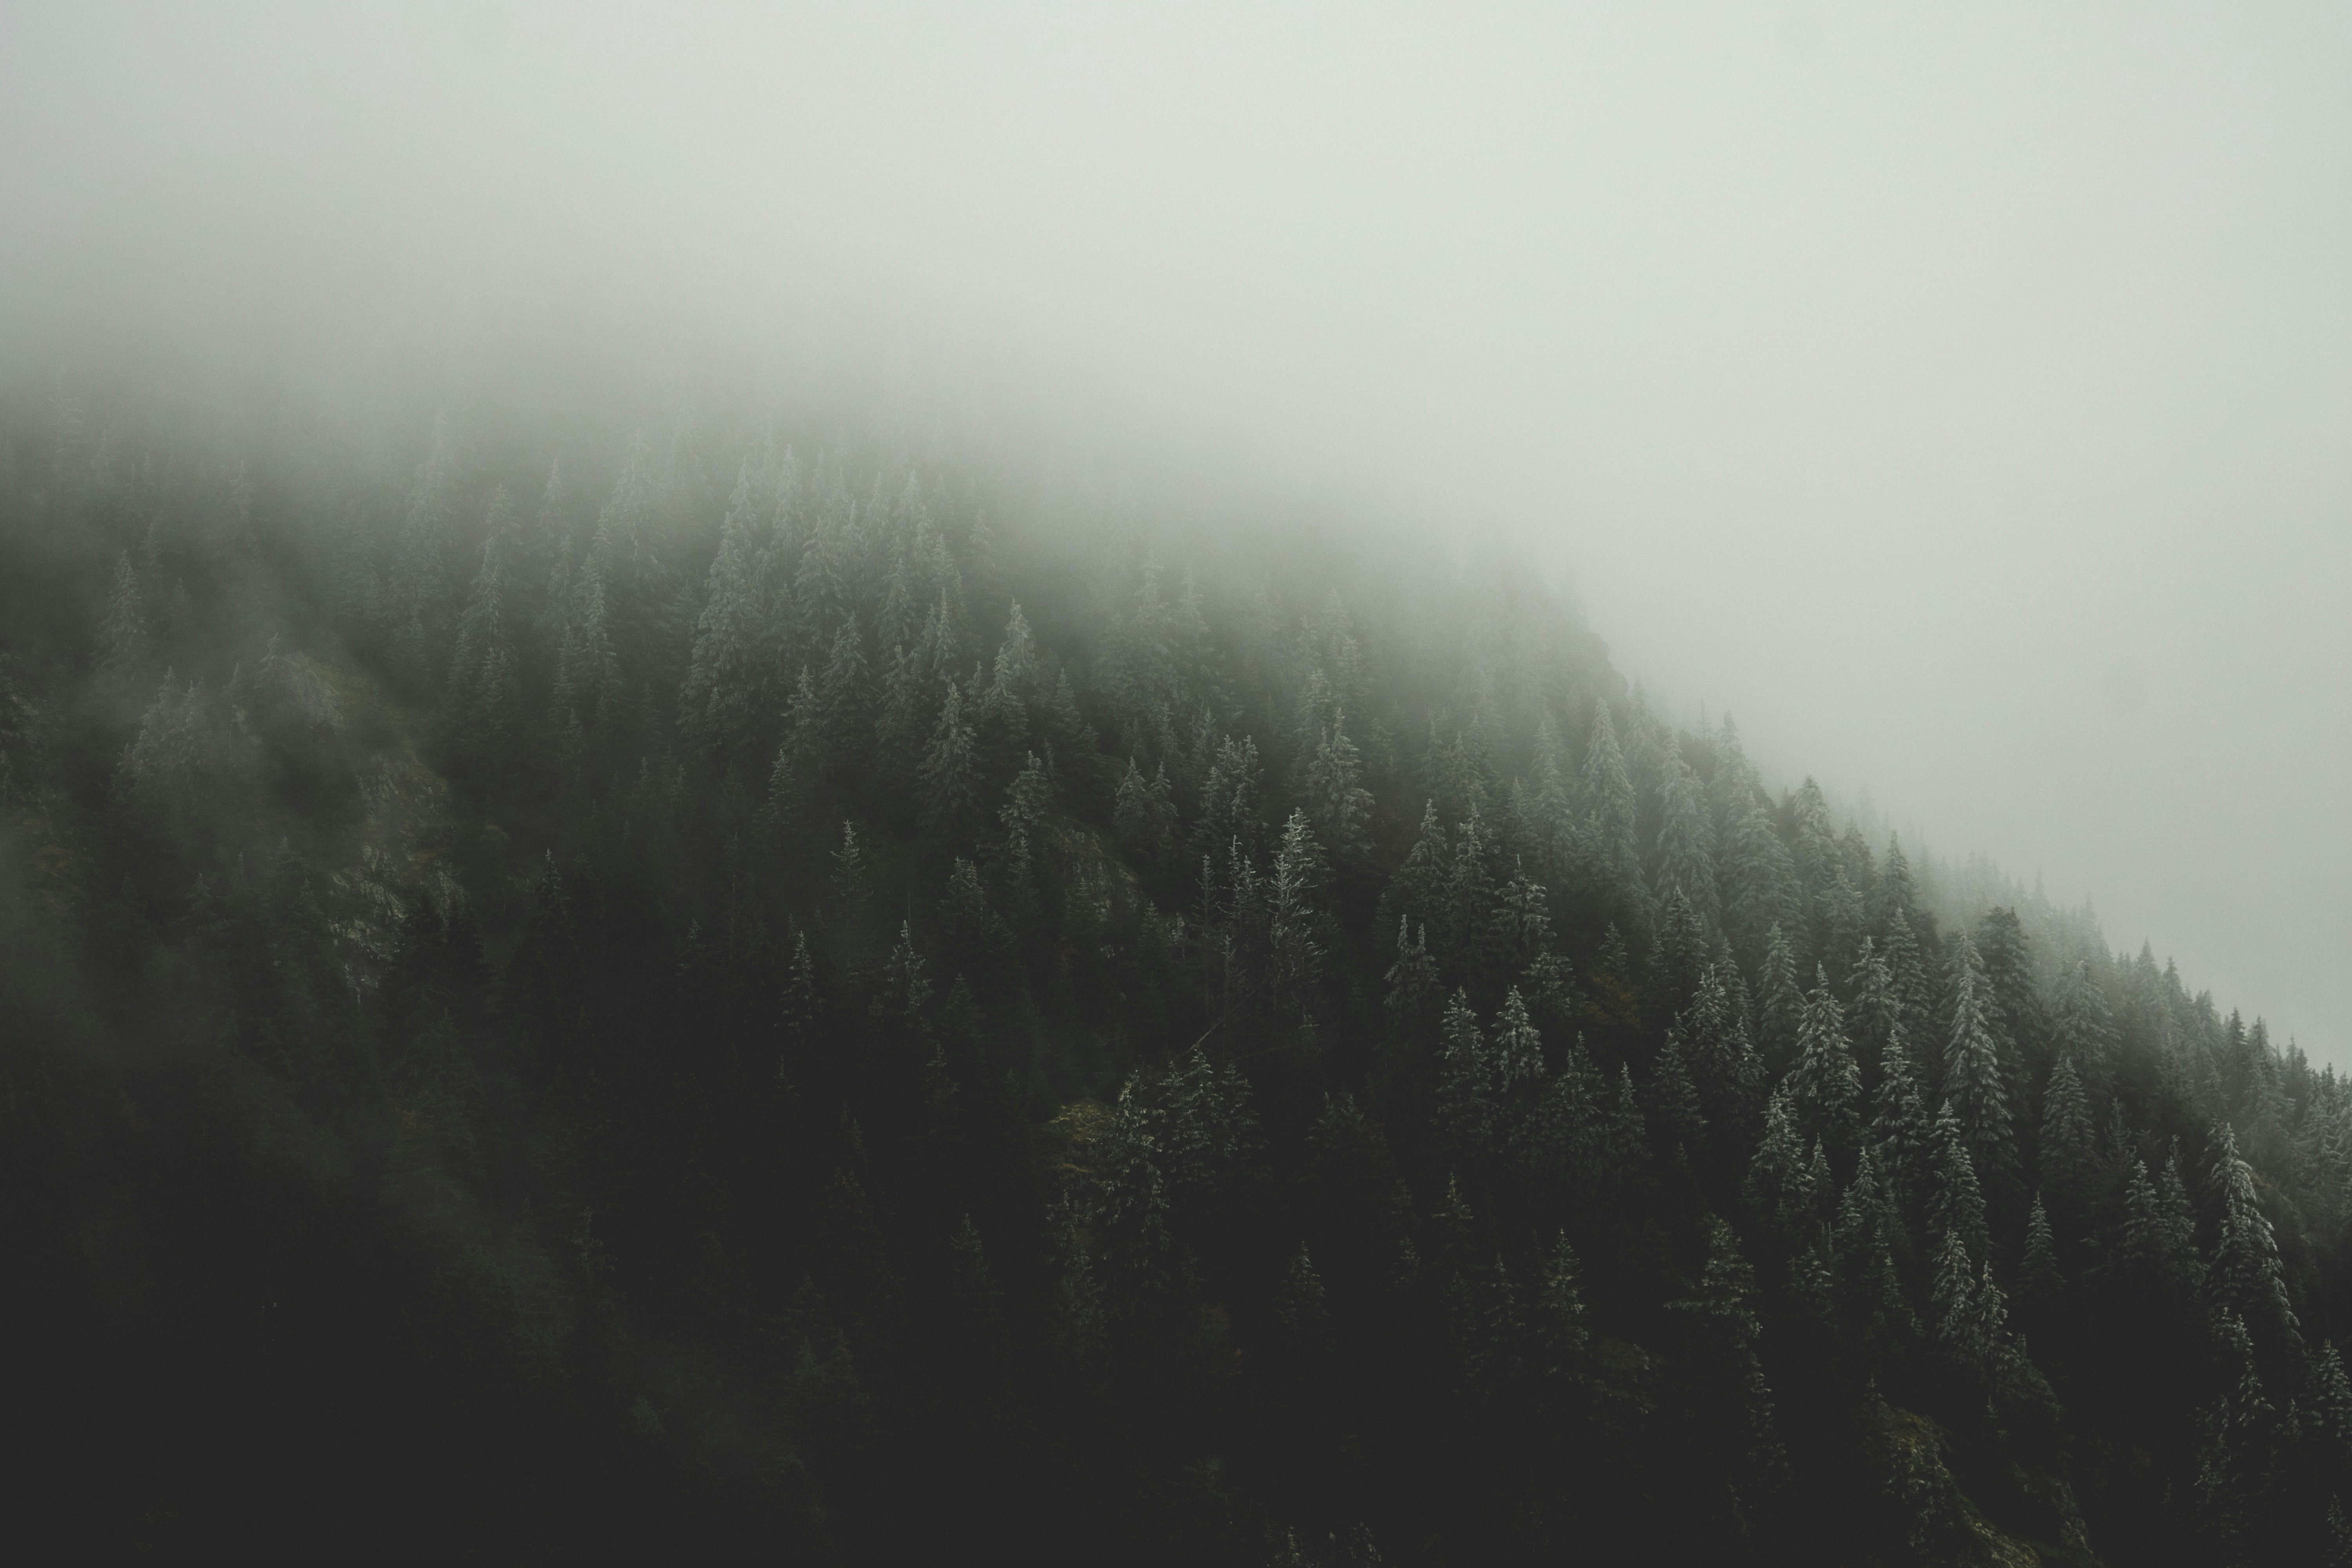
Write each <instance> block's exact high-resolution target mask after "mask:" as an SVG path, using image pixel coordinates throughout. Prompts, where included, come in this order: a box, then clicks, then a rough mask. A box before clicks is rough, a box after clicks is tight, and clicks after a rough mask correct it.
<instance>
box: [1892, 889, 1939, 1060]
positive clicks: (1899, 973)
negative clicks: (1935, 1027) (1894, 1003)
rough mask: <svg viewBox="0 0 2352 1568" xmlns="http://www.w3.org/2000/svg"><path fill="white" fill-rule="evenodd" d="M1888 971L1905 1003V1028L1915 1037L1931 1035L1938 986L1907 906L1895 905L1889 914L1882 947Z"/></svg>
mask: <svg viewBox="0 0 2352 1568" xmlns="http://www.w3.org/2000/svg"><path fill="white" fill-rule="evenodd" d="M1881 952H1883V953H1884V954H1885V961H1886V970H1887V973H1888V974H1889V975H1890V976H1891V977H1892V979H1893V981H1894V985H1895V994H1896V995H1897V996H1898V997H1899V998H1900V999H1901V1002H1902V1005H1903V1028H1904V1031H1905V1033H1906V1034H1908V1035H1909V1036H1910V1037H1912V1038H1913V1039H1915V1040H1924V1039H1926V1038H1927V1037H1928V1031H1929V1029H1930V1027H1931V1026H1932V1024H1933V1021H1934V1017H1935V1010H1936V988H1935V984H1934V982H1933V981H1932V980H1930V979H1929V977H1928V966H1927V956H1926V955H1925V954H1924V953H1922V952H1920V948H1919V939H1918V938H1917V937H1916V936H1915V935H1913V934H1912V922H1911V915H1910V912H1909V911H1908V910H1904V909H1900V908H1897V909H1894V910H1889V911H1888V913H1887V917H1886V939H1885V943H1884V944H1883V946H1882V948H1881Z"/></svg>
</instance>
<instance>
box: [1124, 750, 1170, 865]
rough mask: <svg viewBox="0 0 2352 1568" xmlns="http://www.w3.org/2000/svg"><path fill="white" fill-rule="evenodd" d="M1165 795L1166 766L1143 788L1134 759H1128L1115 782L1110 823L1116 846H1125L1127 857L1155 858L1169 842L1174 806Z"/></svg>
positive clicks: (1139, 770) (1166, 792)
mask: <svg viewBox="0 0 2352 1568" xmlns="http://www.w3.org/2000/svg"><path fill="white" fill-rule="evenodd" d="M1169 793H1170V792H1169V786H1168V766H1167V764H1166V763H1161V764H1160V771H1159V772H1158V773H1156V774H1155V775H1153V777H1152V780H1151V782H1150V784H1146V783H1144V782H1143V771H1142V770H1141V769H1140V768H1139V767H1137V766H1136V764H1135V759H1134V758H1133V757H1129V758H1128V760H1127V772H1126V773H1124V774H1123V775H1121V777H1120V779H1119V781H1118V795H1117V796H1116V797H1115V801H1114V805H1113V808H1112V817H1111V820H1112V825H1113V826H1114V827H1115V828H1116V829H1117V830H1118V837H1119V842H1120V843H1122V844H1124V845H1126V846H1127V848H1128V851H1129V853H1130V854H1133V855H1139V856H1149V855H1156V854H1158V853H1160V851H1161V850H1163V849H1165V848H1167V847H1168V846H1169V844H1170V843H1171V842H1172V841H1173V838H1174V836H1175V826H1176V805H1175V803H1174V802H1173V801H1171V799H1169Z"/></svg>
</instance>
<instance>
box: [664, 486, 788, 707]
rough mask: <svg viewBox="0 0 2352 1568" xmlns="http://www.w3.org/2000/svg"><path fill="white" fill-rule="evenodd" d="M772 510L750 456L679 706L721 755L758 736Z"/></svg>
mask: <svg viewBox="0 0 2352 1568" xmlns="http://www.w3.org/2000/svg"><path fill="white" fill-rule="evenodd" d="M768 510H769V507H768V498H767V496H766V494H765V493H764V490H763V489H762V488H761V487H760V486H759V485H758V484H756V483H755V476H754V474H753V472H752V468H751V459H750V458H745V459H744V460H743V463H742V465H741V467H740V468H739V469H738V471H737V474H736V478H735V493H734V495H733V496H732V497H731V498H730V500H729V501H728V504H727V515H726V517H725V518H724V519H723V520H722V521H720V523H719V553H718V554H717V556H715V557H714V558H713V559H712V560H711V563H710V573H709V580H708V582H707V584H705V587H704V590H703V600H702V612H701V614H700V615H698V616H697V617H696V618H695V624H694V652H693V656H692V658H691V659H690V660H689V662H688V667H687V676H686V685H685V689H684V691H683V692H682V694H681V696H680V700H679V705H678V718H679V722H680V727H681V728H682V729H684V730H685V731H686V733H687V734H688V736H689V737H691V738H692V739H693V740H694V741H695V742H697V743H698V744H700V745H702V746H705V747H709V748H710V749H713V750H715V751H719V752H730V751H732V750H734V749H735V748H738V747H740V746H741V745H742V744H744V743H745V742H748V741H749V740H750V739H751V730H752V726H753V724H754V722H755V715H756V713H757V712H758V710H759V709H760V708H761V706H762V705H763V704H762V699H763V698H764V696H765V692H764V691H763V690H762V689H761V687H762V681H761V668H760V666H759V665H758V664H757V663H756V662H755V656H756V653H757V651H758V649H759V646H760V637H761V624H762V623H763V621H764V620H765V619H766V616H767V610H768V606H767V604H766V603H765V595H764V594H763V593H762V592H761V580H762V578H763V577H764V575H765V574H766V560H765V542H764V535H765V534H766V533H767V528H766V526H765V524H764V521H763V519H764V514H765V513H766V512H767V511H768Z"/></svg>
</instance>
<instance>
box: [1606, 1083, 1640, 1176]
mask: <svg viewBox="0 0 2352 1568" xmlns="http://www.w3.org/2000/svg"><path fill="white" fill-rule="evenodd" d="M1604 1136H1605V1137H1606V1139H1607V1146H1608V1153H1607V1155H1606V1156H1605V1158H1606V1168H1607V1170H1608V1172H1609V1173H1610V1175H1611V1176H1612V1177H1613V1178H1614V1179H1615V1180H1617V1181H1620V1182H1624V1181H1630V1180H1632V1179H1633V1177H1634V1176H1635V1175H1636V1174H1638V1173H1640V1171H1641V1169H1642V1166H1643V1155H1644V1154H1645V1153H1647V1152H1648V1150H1649V1146H1650V1145H1649V1138H1648V1136H1647V1133H1646V1130H1645V1128H1644V1126H1643V1121H1642V1102H1641V1100H1640V1099H1639V1098H1638V1097H1637V1096H1636V1095H1635V1094H1634V1092H1633V1064H1632V1063H1631V1062H1626V1063H1622V1064H1621V1065H1620V1066H1619V1067H1618V1068H1617V1102H1616V1104H1615V1105H1614V1106H1613V1107H1612V1108H1611V1110H1610V1112H1609V1117H1608V1121H1606V1122H1605V1123H1604Z"/></svg>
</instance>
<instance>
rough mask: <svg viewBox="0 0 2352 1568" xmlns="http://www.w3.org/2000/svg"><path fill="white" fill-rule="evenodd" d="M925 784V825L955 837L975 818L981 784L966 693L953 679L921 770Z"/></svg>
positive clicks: (941, 706)
mask: <svg viewBox="0 0 2352 1568" xmlns="http://www.w3.org/2000/svg"><path fill="white" fill-rule="evenodd" d="M918 772H919V777H920V778H921V780H922V784H923V826H924V827H925V828H927V829H929V830H930V831H932V832H935V833H941V834H949V835H953V834H955V833H957V832H958V831H959V830H960V829H961V828H962V827H963V826H965V825H966V823H968V822H969V820H970V818H971V810H972V797H973V795H974V793H975V792H976V790H977V788H978V785H979V779H978V777H977V770H976V769H975V768H974V766H973V759H972V728H971V724H970V723H968V722H967V721H965V719H964V716H963V693H962V692H961V690H960V689H958V688H957V686H956V683H955V682H954V681H952V680H950V681H949V682H948V694H947V698H946V700H944V701H942V702H941V703H940V717H939V722H938V723H937V724H936V725H934V726H933V727H932V729H931V742H930V744H929V747H928V748H926V749H925V751H924V752H923V762H922V766H921V767H920V769H919V770H918Z"/></svg>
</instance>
